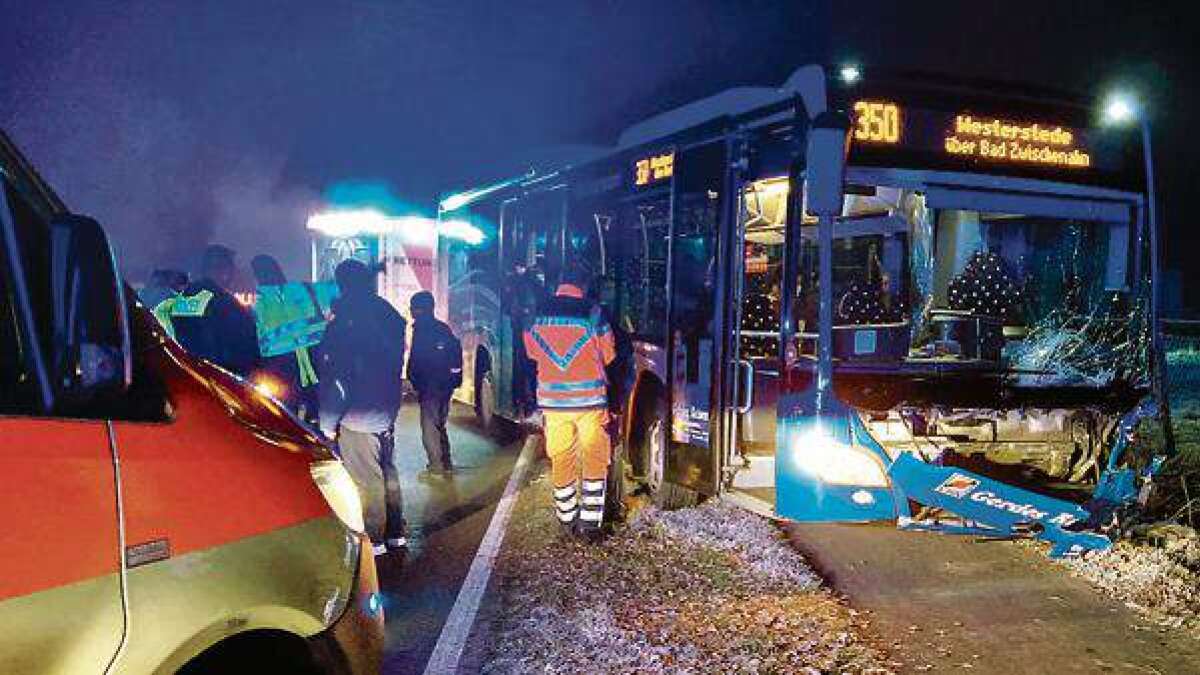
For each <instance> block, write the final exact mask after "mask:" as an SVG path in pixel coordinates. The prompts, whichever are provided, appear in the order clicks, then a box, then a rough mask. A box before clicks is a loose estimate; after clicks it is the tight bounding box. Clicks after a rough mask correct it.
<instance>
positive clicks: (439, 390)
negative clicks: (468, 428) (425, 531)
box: [408, 291, 462, 475]
mask: <svg viewBox="0 0 1200 675" xmlns="http://www.w3.org/2000/svg"><path fill="white" fill-rule="evenodd" d="M433 309H434V300H433V294H432V293H430V292H429V291H421V292H419V293H416V294H415V295H413V296H412V299H411V300H410V301H409V311H410V312H411V313H412V318H413V336H412V350H411V352H410V353H409V357H408V381H409V382H411V383H412V386H413V389H416V390H417V401H418V402H419V403H420V406H421V442H422V443H423V444H424V445H425V455H426V457H427V458H428V460H429V465H428V466H427V467H426V474H425V475H432V474H440V475H446V474H448V473H450V472H451V471H453V470H454V463H453V462H452V461H451V459H450V438H449V436H447V435H446V417H447V416H448V415H449V414H450V396H451V395H452V394H453V393H454V390H455V389H457V388H458V387H459V386H460V385H462V344H461V343H459V341H458V338H456V337H454V333H453V332H452V331H451V330H450V327H449V326H447V325H446V324H445V323H443V322H441V321H438V320H437V319H436V318H435V317H434V316H433Z"/></svg>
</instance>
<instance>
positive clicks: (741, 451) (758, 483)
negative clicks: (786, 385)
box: [728, 175, 788, 505]
mask: <svg viewBox="0 0 1200 675" xmlns="http://www.w3.org/2000/svg"><path fill="white" fill-rule="evenodd" d="M739 197H740V198H739V208H738V221H737V225H738V227H737V232H736V240H737V242H738V248H737V251H736V252H735V255H734V257H733V261H732V262H733V269H732V278H733V280H734V282H733V288H732V297H733V298H735V299H734V300H733V301H732V302H731V305H732V309H733V310H734V316H733V324H732V325H733V331H734V335H735V339H734V340H733V341H732V345H731V347H732V351H731V355H730V363H731V364H732V365H731V367H732V368H733V369H734V370H735V372H736V374H737V379H736V380H735V382H734V388H735V391H736V396H735V400H736V403H735V410H734V411H733V414H732V415H731V418H732V420H731V422H732V424H733V431H732V434H731V435H732V438H733V440H734V442H733V444H732V446H731V447H730V454H729V455H728V457H729V466H730V469H733V470H736V473H734V477H733V487H734V488H736V489H737V490H739V491H741V492H745V493H748V494H750V495H751V496H753V497H756V498H758V499H760V500H762V501H764V502H766V503H768V504H771V505H774V502H775V429H776V405H777V403H778V401H779V387H780V373H781V363H780V350H779V340H780V327H781V317H782V315H783V293H784V286H783V279H784V271H783V267H784V250H785V248H786V247H785V243H786V239H785V231H786V225H787V203H788V178H787V176H786V175H785V176H779V177H773V178H770V179H765V180H756V181H750V182H747V183H746V184H745V185H744V187H743V188H742V190H741V192H740V195H739Z"/></svg>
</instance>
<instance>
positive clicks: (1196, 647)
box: [786, 523, 1200, 675]
mask: <svg viewBox="0 0 1200 675" xmlns="http://www.w3.org/2000/svg"><path fill="white" fill-rule="evenodd" d="M786 530H787V533H788V535H789V537H790V538H791V540H792V542H793V543H794V544H795V545H796V546H798V547H799V548H800V549H801V550H802V551H803V552H804V553H805V555H806V556H807V557H808V558H809V560H810V561H811V562H812V563H813V564H814V566H815V567H816V568H817V569H818V570H819V571H820V572H821V573H822V574H823V575H824V576H825V577H826V578H827V579H828V580H829V581H830V583H831V584H832V585H833V586H834V588H836V589H837V590H838V591H840V592H842V593H844V594H845V595H846V596H848V597H849V599H850V602H851V603H852V604H853V605H854V606H855V607H856V608H858V609H860V610H868V611H870V612H871V618H872V625H873V627H874V629H875V631H876V632H877V634H878V635H877V637H878V638H880V639H881V640H882V641H883V643H884V647H885V649H887V650H888V651H891V652H893V653H894V654H895V655H896V656H898V657H900V659H901V661H903V662H905V663H906V664H907V667H906V668H903V669H902V671H903V672H924V671H930V672H935V673H936V672H963V671H964V669H969V670H970V672H972V673H975V674H979V673H987V674H992V675H1012V674H1013V673H1045V674H1047V675H1060V674H1062V673H1098V672H1119V673H1197V672H1200V643H1198V642H1197V641H1195V640H1193V639H1191V638H1189V637H1187V636H1185V635H1183V634H1181V633H1177V632H1171V631H1168V630H1165V629H1159V628H1157V627H1156V626H1153V625H1150V624H1148V622H1146V621H1145V620H1143V619H1142V618H1140V617H1138V616H1137V615H1136V614H1134V613H1133V611H1132V610H1130V609H1128V608H1126V607H1125V606H1123V605H1121V604H1120V603H1117V602H1114V601H1112V600H1108V599H1106V598H1104V597H1102V596H1101V595H1100V594H1099V593H1098V592H1096V591H1094V590H1092V589H1091V588H1089V587H1088V586H1087V584H1086V583H1085V582H1084V581H1082V580H1081V579H1076V578H1074V577H1071V576H1069V575H1068V574H1067V573H1066V572H1064V571H1063V570H1060V569H1056V568H1054V567H1053V566H1052V565H1051V564H1050V563H1048V562H1047V561H1046V559H1045V556H1044V555H1043V554H1042V553H1040V552H1037V551H1034V550H1032V549H1030V548H1027V547H1021V546H1016V545H1013V544H1010V543H1008V542H999V541H982V542H981V541H977V540H975V539H973V538H971V537H963V536H951V535H938V534H928V533H921V532H901V531H899V530H897V529H896V528H895V527H894V526H892V525H890V524H888V525H882V524H873V525H838V524H814V523H793V524H790V525H788V526H787V527H786Z"/></svg>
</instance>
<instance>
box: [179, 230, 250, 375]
mask: <svg viewBox="0 0 1200 675" xmlns="http://www.w3.org/2000/svg"><path fill="white" fill-rule="evenodd" d="M234 257H235V255H234V252H233V250H232V249H229V248H227V247H225V246H220V245H216V244H214V245H212V246H209V247H208V248H206V249H205V250H204V257H203V259H202V260H201V263H200V279H199V280H197V281H196V282H194V283H192V284H189V285H188V287H187V288H185V289H184V290H183V293H182V294H181V295H180V296H179V297H178V298H176V299H175V302H174V303H173V305H172V307H171V310H170V321H171V324H172V326H173V327H174V331H175V338H176V339H177V340H179V344H181V345H183V346H184V348H185V349H187V350H188V351H190V352H192V353H193V354H195V355H196V356H199V357H201V358H205V359H208V360H209V361H212V362H213V363H215V364H217V365H218V366H221V367H222V368H224V369H226V370H228V371H230V372H233V373H236V374H238V375H241V376H242V377H246V376H248V375H250V373H251V372H252V371H253V370H254V369H255V367H256V366H257V365H258V335H257V333H256V332H255V329H254V315H253V314H252V313H251V312H250V310H249V309H248V308H246V307H244V306H242V304H241V303H239V302H238V301H237V299H236V298H234V297H233V294H232V293H230V292H229V288H230V286H232V285H233V279H234V276H235V275H236V272H237V266H236V264H235V262H234Z"/></svg>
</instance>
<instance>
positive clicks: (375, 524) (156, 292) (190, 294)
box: [142, 245, 462, 555]
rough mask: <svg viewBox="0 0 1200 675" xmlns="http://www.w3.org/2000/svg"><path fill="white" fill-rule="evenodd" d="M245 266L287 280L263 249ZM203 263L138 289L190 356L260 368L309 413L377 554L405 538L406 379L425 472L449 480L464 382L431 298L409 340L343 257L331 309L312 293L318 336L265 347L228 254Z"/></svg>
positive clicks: (212, 254) (263, 282)
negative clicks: (451, 420)
mask: <svg viewBox="0 0 1200 675" xmlns="http://www.w3.org/2000/svg"><path fill="white" fill-rule="evenodd" d="M251 268H252V269H253V271H254V273H255V278H256V280H257V282H258V284H259V288H260V290H261V289H263V288H266V287H278V286H280V285H282V284H284V283H286V278H285V276H284V275H283V271H282V269H281V268H280V267H279V264H278V263H277V262H276V261H275V260H274V259H273V258H271V257H270V256H257V257H256V258H255V259H254V260H253V261H252V263H251ZM200 272H201V273H200V277H199V278H198V279H196V280H195V281H190V282H189V281H188V280H187V279H186V278H181V277H182V275H181V274H179V273H175V272H169V271H164V272H161V273H156V275H155V277H156V278H155V279H153V280H152V281H153V282H157V283H152V284H150V285H148V287H147V288H146V289H144V290H143V293H142V299H143V302H144V303H145V304H147V305H149V306H150V308H151V309H152V311H153V313H154V315H155V316H156V318H158V319H159V321H160V322H161V323H162V324H163V326H164V328H165V329H166V330H167V332H168V333H170V334H172V335H173V336H174V337H175V338H176V340H178V342H179V343H180V344H181V345H182V346H183V347H184V348H186V349H188V350H189V351H191V352H192V353H194V354H196V355H197V356H200V357H202V358H205V359H207V360H208V361H211V362H212V363H214V364H216V365H218V366H221V367H222V368H224V369H226V370H228V371H230V372H232V373H235V374H237V375H240V376H242V377H244V378H246V379H248V380H251V381H254V380H256V379H257V378H258V377H260V376H263V375H266V376H268V377H270V378H271V379H272V380H273V381H275V382H278V383H280V384H281V385H282V386H281V387H280V388H278V389H276V390H274V391H273V393H274V394H276V395H277V396H278V398H280V399H281V400H282V401H284V402H285V403H286V404H287V405H289V407H291V408H292V409H293V410H295V411H297V412H298V413H299V414H300V415H301V416H303V417H307V418H309V419H310V420H316V421H317V422H318V425H319V427H320V430H321V432H322V433H323V434H324V435H325V436H326V437H327V438H329V439H330V440H331V441H333V442H334V443H335V444H336V447H337V449H338V452H339V454H340V456H341V458H342V461H343V463H344V465H345V466H346V468H347V470H348V471H349V473H350V475H351V477H352V478H353V479H354V482H355V483H356V485H357V487H358V489H359V493H360V496H361V498H362V501H363V515H364V522H365V525H366V530H367V534H368V535H369V536H370V538H371V542H372V545H373V546H374V550H375V553H376V554H377V555H379V554H383V553H386V552H387V551H388V549H389V548H391V549H396V548H403V547H404V546H406V545H407V532H406V529H407V528H406V524H405V520H404V513H403V500H402V497H401V492H400V480H399V472H398V469H397V463H396V458H395V451H396V447H395V436H394V427H395V423H396V419H397V416H398V415H399V411H400V407H401V403H402V400H403V395H404V387H403V382H404V380H405V379H406V378H407V380H408V382H409V383H410V384H411V386H412V388H413V390H414V391H415V392H416V396H417V400H418V402H419V406H420V417H421V438H422V442H423V445H424V447H425V451H426V456H427V460H428V467H427V468H426V471H425V472H423V477H429V478H435V479H436V478H445V477H448V476H450V475H451V473H452V472H453V471H454V468H455V467H454V463H453V461H452V459H451V454H450V442H449V437H448V435H447V432H446V422H447V417H448V415H449V408H450V398H451V395H452V393H453V391H454V389H456V388H457V387H458V386H459V385H460V384H461V383H462V347H461V345H460V343H459V341H458V339H457V338H456V337H455V335H454V333H453V332H452V331H451V330H450V328H449V326H447V325H446V324H445V323H444V322H442V321H439V320H438V319H437V318H436V317H435V316H434V310H435V302H434V297H433V295H432V294H431V293H428V292H420V293H417V294H415V295H414V296H413V297H412V299H411V301H410V306H409V310H410V313H411V316H412V319H413V326H412V345H411V349H409V346H408V337H409V335H408V322H407V321H406V320H405V318H404V317H403V316H402V315H401V314H400V313H399V312H398V311H397V310H396V308H394V307H393V306H392V305H391V303H389V302H388V301H387V300H385V299H383V298H381V297H379V295H378V294H377V293H376V288H377V284H376V282H375V272H374V271H373V270H372V269H371V268H369V267H368V266H367V265H365V264H363V263H362V262H360V261H358V260H353V259H349V260H345V261H343V262H342V263H340V264H339V265H338V267H337V268H336V271H335V281H336V285H337V297H336V299H335V300H334V301H333V302H332V304H331V306H330V307H329V309H328V311H327V312H326V310H325V309H324V308H323V306H322V303H321V302H320V301H319V300H318V298H317V294H316V293H315V292H314V293H311V297H312V308H311V312H310V314H311V315H312V316H313V321H315V322H318V323H320V324H322V325H323V327H324V331H323V337H322V338H321V339H320V341H319V344H316V345H314V346H313V347H312V348H311V349H310V348H309V347H307V346H301V347H298V348H297V349H295V350H294V351H293V352H291V353H287V354H276V355H273V356H263V353H262V350H261V349H260V337H261V336H260V335H258V332H259V329H258V327H257V324H256V320H255V315H254V312H253V310H252V309H251V308H249V307H247V306H246V305H243V304H242V303H240V302H238V300H237V298H236V297H235V296H234V294H233V292H232V288H233V283H234V280H235V277H236V273H237V267H236V259H235V254H234V252H233V251H232V250H231V249H229V248H227V247H224V246H215V245H214V246H210V247H208V248H207V249H206V250H205V252H204V255H203V258H202V260H201V265H200ZM310 351H311V352H312V353H313V354H315V358H313V356H312V355H311V354H310ZM406 360H407V364H406ZM406 365H407V371H406V369H405V366H406Z"/></svg>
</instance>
